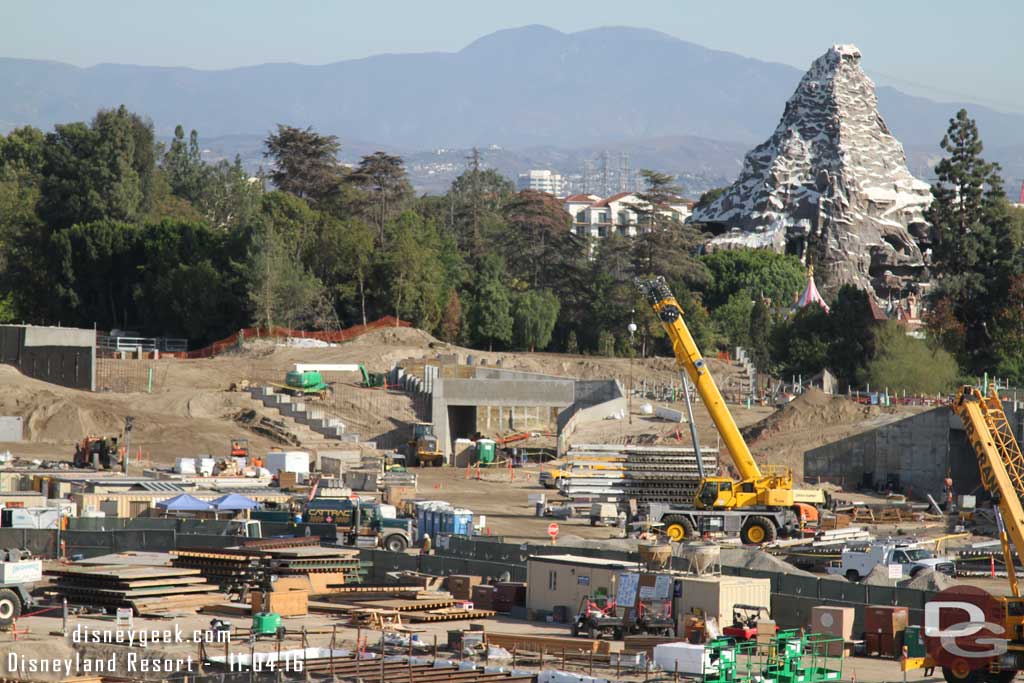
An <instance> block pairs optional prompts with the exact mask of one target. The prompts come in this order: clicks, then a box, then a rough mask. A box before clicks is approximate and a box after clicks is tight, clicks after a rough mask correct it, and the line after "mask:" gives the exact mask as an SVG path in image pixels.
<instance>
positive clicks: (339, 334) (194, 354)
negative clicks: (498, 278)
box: [168, 315, 412, 358]
mask: <svg viewBox="0 0 1024 683" xmlns="http://www.w3.org/2000/svg"><path fill="white" fill-rule="evenodd" d="M386 327H412V323H411V322H409V321H408V320H399V319H397V318H395V317H394V316H392V315H386V316H384V317H383V318H380V319H378V320H374V321H373V322H371V323H366V324H365V325H353V326H352V327H347V328H345V329H344V330H324V331H317V332H309V331H306V330H290V329H288V328H286V327H269V328H268V327H249V328H245V329H242V330H239V331H238V332H236V333H235V334H233V335H231V336H230V337H226V338H224V339H221V340H220V341H215V342H214V343H212V344H210V345H209V346H207V347H206V348H203V349H197V350H195V351H189V352H188V353H187V354H173V355H175V356H178V357H182V356H183V357H186V358H211V357H213V356H216V355H217V354H220V353H223V352H224V351H227V350H228V349H232V348H235V347H236V346H238V338H239V336H240V335H241V337H242V338H243V339H268V338H283V337H298V338H300V339H318V340H320V341H323V342H328V343H334V342H345V341H349V340H351V339H355V338H356V337H358V336H359V335H362V334H366V333H367V332H370V331H373V330H379V329H383V328H386ZM168 355H171V354H168Z"/></svg>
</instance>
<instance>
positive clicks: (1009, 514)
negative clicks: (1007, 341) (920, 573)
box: [902, 386, 1024, 683]
mask: <svg viewBox="0 0 1024 683" xmlns="http://www.w3.org/2000/svg"><path fill="white" fill-rule="evenodd" d="M952 409H953V412H954V413H956V414H957V415H958V416H959V417H960V419H961V421H962V422H963V423H964V428H965V430H966V432H967V440H968V441H969V442H970V444H971V447H972V448H973V449H974V454H975V456H976V457H977V460H978V470H979V471H980V473H981V485H982V487H984V489H985V490H986V491H987V492H988V493H989V495H990V496H992V503H993V506H994V507H995V511H996V515H995V517H996V522H997V528H998V529H999V541H1000V545H1001V546H1002V552H1003V560H1004V561H1005V563H1006V575H1007V579H1008V580H1009V584H1010V595H1008V596H1003V595H988V594H983V595H982V598H981V599H980V600H979V599H978V598H977V597H975V596H974V595H972V596H971V603H972V604H975V605H976V606H977V609H978V610H980V611H982V612H983V613H984V616H985V619H984V621H985V622H986V623H984V624H981V623H979V620H978V618H977V617H974V616H972V617H970V622H965V623H964V625H966V626H967V627H968V628H967V630H964V631H962V633H963V634H964V636H971V635H972V634H974V633H978V634H979V637H978V638H976V639H975V640H974V644H976V645H984V648H983V649H980V650H979V649H978V648H977V647H970V645H971V643H961V640H962V639H963V638H962V637H955V636H954V637H952V638H949V636H948V634H943V633H942V632H941V631H939V632H936V631H932V633H931V634H930V633H929V631H930V628H934V627H935V624H931V625H930V624H929V623H928V617H927V615H928V613H929V609H928V608H929V606H934V607H935V608H937V609H936V611H939V610H940V609H941V607H940V604H941V603H929V604H928V605H926V606H925V615H926V617H925V628H924V631H923V634H924V637H923V638H920V636H919V637H918V640H917V641H915V642H905V643H904V645H905V651H906V654H905V656H904V657H903V660H902V668H903V670H904V671H911V670H914V669H919V668H926V669H927V668H934V667H936V666H941V667H942V675H943V677H944V678H945V679H946V681H947V682H948V683H1009V681H1011V680H1013V678H1014V677H1015V676H1016V674H1017V672H1018V671H1020V670H1021V669H1024V598H1021V594H1020V584H1019V582H1018V579H1017V572H1016V569H1015V564H1014V559H1015V558H1014V551H1016V554H1017V556H1019V557H1024V505H1022V504H1021V499H1022V498H1024V454H1022V453H1021V449H1020V444H1019V443H1017V439H1016V438H1015V437H1014V435H1013V428H1012V427H1011V425H1010V422H1009V421H1008V420H1007V419H1006V412H1005V411H1004V410H1003V404H1002V401H1001V400H1000V399H999V394H998V392H997V391H996V389H995V388H994V387H993V388H991V389H990V390H989V392H988V394H987V395H986V393H985V392H983V391H982V390H981V389H978V388H977V387H973V386H965V387H962V388H961V389H960V391H959V392H957V395H956V398H955V399H954V401H953V405H952ZM978 592H980V589H975V591H974V593H978ZM940 595H941V594H940ZM944 597H945V600H943V602H944V603H945V604H947V605H948V604H950V602H949V600H950V599H951V598H950V596H944ZM957 599H959V600H960V601H963V600H965V599H966V593H965V594H964V595H960V596H954V597H953V598H952V600H957ZM978 602H981V603H983V604H978ZM952 604H954V605H962V604H963V602H954V603H952ZM954 613H956V611H955V610H954ZM960 614H963V612H960ZM940 619H941V612H940ZM939 626H940V628H941V629H942V630H943V631H947V632H953V631H955V630H956V627H957V625H956V624H942V623H941V622H940V625H939ZM993 627H994V630H993Z"/></svg>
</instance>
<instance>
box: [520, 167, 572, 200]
mask: <svg viewBox="0 0 1024 683" xmlns="http://www.w3.org/2000/svg"><path fill="white" fill-rule="evenodd" d="M562 187H563V181H562V175H561V174H560V173H555V172H554V171H549V170H547V169H533V170H530V171H527V172H526V173H520V174H519V189H520V190H536V191H537V192H547V193H548V194H552V195H554V196H556V197H560V196H562Z"/></svg>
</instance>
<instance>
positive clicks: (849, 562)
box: [828, 543, 956, 581]
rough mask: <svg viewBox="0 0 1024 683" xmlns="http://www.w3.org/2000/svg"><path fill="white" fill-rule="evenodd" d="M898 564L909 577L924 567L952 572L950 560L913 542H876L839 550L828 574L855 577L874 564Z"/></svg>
mask: <svg viewBox="0 0 1024 683" xmlns="http://www.w3.org/2000/svg"><path fill="white" fill-rule="evenodd" d="M894 564H898V565H900V567H902V570H903V571H902V574H903V576H904V577H912V576H915V575H917V574H919V573H920V572H922V571H925V570H927V569H934V570H935V571H937V572H942V573H943V574H949V575H950V576H952V575H953V573H954V571H955V569H956V566H955V565H954V564H953V561H952V560H950V559H948V558H944V557H935V555H934V554H933V553H932V552H931V551H930V550H926V549H924V548H918V547H915V546H914V545H913V544H903V543H877V544H875V545H872V546H870V547H869V548H867V549H866V550H848V549H847V550H843V556H842V559H841V560H839V561H837V562H834V563H833V564H831V565H829V567H828V573H829V574H842V575H843V576H845V577H846V578H847V579H849V580H850V581H859V580H861V579H863V578H864V577H865V576H867V575H868V574H870V573H871V570H872V569H874V568H875V567H876V566H878V565H883V566H886V565H894Z"/></svg>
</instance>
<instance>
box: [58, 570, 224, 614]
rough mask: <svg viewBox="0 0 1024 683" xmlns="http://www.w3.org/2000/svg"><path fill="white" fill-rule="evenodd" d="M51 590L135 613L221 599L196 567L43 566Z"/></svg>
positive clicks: (83, 602) (76, 602)
mask: <svg viewBox="0 0 1024 683" xmlns="http://www.w3.org/2000/svg"><path fill="white" fill-rule="evenodd" d="M46 574H47V575H49V576H53V577H56V580H55V582H54V585H53V589H54V590H55V591H56V592H57V593H58V594H59V595H62V596H64V597H66V598H67V599H68V602H69V603H71V604H74V605H86V606H90V607H103V608H110V609H112V608H118V607H130V608H132V610H133V611H134V612H135V613H136V614H153V613H158V612H170V611H174V610H178V609H188V608H195V607H202V606H204V605H209V604H213V603H216V602H221V601H223V600H224V595H223V594H222V593H219V592H218V591H217V588H216V586H213V585H211V584H210V583H208V582H207V581H206V579H205V578H204V577H203V576H200V572H199V570H197V569H182V568H178V567H146V566H125V565H91V566H67V567H60V568H58V569H47V570H46Z"/></svg>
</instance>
